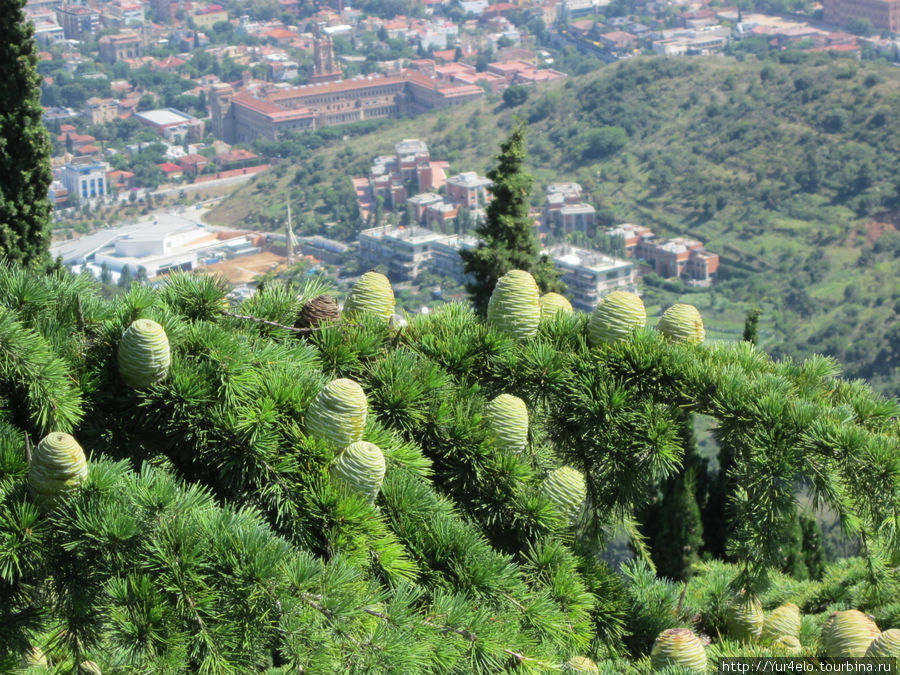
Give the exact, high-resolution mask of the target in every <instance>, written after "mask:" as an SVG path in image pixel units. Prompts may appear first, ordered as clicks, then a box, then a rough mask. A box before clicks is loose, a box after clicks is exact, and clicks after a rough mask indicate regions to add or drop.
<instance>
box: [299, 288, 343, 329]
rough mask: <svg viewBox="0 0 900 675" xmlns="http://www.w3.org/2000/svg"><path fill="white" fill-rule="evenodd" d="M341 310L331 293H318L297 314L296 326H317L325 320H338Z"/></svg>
mask: <svg viewBox="0 0 900 675" xmlns="http://www.w3.org/2000/svg"><path fill="white" fill-rule="evenodd" d="M340 318H341V312H340V310H339V309H338V306H337V303H336V302H335V301H334V298H332V297H331V296H330V295H317V296H316V297H314V298H313V299H312V300H308V301H307V302H306V304H305V305H303V309H301V310H300V313H299V314H298V315H297V320H296V321H295V322H294V327H295V328H315V327H316V326H318V325H319V324H320V323H321V322H323V321H337V320H338V319H340Z"/></svg>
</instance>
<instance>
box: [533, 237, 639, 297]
mask: <svg viewBox="0 0 900 675" xmlns="http://www.w3.org/2000/svg"><path fill="white" fill-rule="evenodd" d="M543 253H546V254H547V255H549V256H550V257H551V258H552V259H553V262H554V264H555V265H556V267H557V268H558V269H559V271H560V278H561V279H562V281H563V282H565V284H566V285H567V286H568V288H567V289H566V293H565V295H566V297H567V298H569V300H570V301H571V302H572V307H574V308H575V309H577V310H581V311H583V312H591V311H593V309H594V307H596V306H597V302H598V301H599V300H600V299H601V298H602V297H603V296H605V295H607V294H609V293H611V292H612V291H617V290H618V291H631V292H632V293H634V292H636V290H637V289H636V286H635V283H634V263H632V262H631V261H630V260H619V259H618V258H612V257H610V256H608V255H604V254H603V253H599V252H597V251H591V250H588V249H584V248H577V247H575V246H570V245H568V244H558V245H556V246H551V247H550V248H549V249H547V250H545V251H543Z"/></svg>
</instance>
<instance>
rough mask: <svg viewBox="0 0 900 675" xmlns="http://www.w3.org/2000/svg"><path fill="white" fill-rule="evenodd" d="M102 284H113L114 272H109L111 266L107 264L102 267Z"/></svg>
mask: <svg viewBox="0 0 900 675" xmlns="http://www.w3.org/2000/svg"><path fill="white" fill-rule="evenodd" d="M100 283H101V284H103V285H104V286H108V285H109V284H111V283H112V272H110V271H109V265H107V264H106V263H105V262H104V263H103V264H102V265H100Z"/></svg>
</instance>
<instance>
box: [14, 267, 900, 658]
mask: <svg viewBox="0 0 900 675" xmlns="http://www.w3.org/2000/svg"><path fill="white" fill-rule="evenodd" d="M322 290H323V288H322V287H321V286H320V285H318V284H316V283H314V282H308V283H307V284H306V285H305V286H303V287H301V288H298V287H285V286H283V285H279V284H278V283H274V282H273V283H269V284H267V285H266V286H265V287H264V288H263V289H262V290H260V291H259V292H258V293H257V294H256V295H255V296H254V297H252V298H250V299H248V300H244V301H243V302H241V303H240V304H239V305H233V304H232V303H230V302H228V300H227V298H226V294H227V291H228V289H227V286H226V285H225V284H223V283H222V282H221V281H220V280H218V279H216V278H213V277H191V276H186V275H182V274H176V275H173V276H171V277H169V278H168V279H167V280H166V282H165V283H164V284H163V285H162V286H161V287H160V288H158V289H152V288H148V287H141V286H137V285H134V286H132V288H131V290H130V291H129V292H128V293H126V294H123V295H121V296H119V297H117V298H116V299H114V300H111V301H106V300H103V299H102V298H101V296H100V295H99V291H98V288H97V287H96V285H95V284H94V283H93V282H92V281H91V280H89V279H88V278H87V277H85V276H77V277H76V276H72V275H69V274H68V273H67V272H65V271H58V272H53V273H51V274H49V275H47V274H45V275H37V274H31V273H27V272H25V271H23V270H22V269H21V268H18V267H12V266H3V267H0V386H2V389H0V391H2V392H3V397H2V399H0V541H2V542H3V546H2V547H0V669H2V670H10V669H13V668H15V667H17V664H19V663H21V662H23V661H27V660H28V659H32V660H38V661H39V660H40V659H41V658H44V659H47V661H48V663H50V664H51V665H52V666H53V667H59V668H61V669H62V670H64V671H74V670H75V669H76V668H77V667H79V666H80V667H81V668H82V670H84V669H86V667H87V666H85V665H84V664H86V663H88V662H93V663H94V664H96V665H97V666H98V667H99V669H100V670H102V671H103V672H107V671H108V670H109V671H116V670H139V671H153V672H170V671H174V672H178V671H192V672H224V671H228V670H243V671H247V670H254V671H265V672H270V673H280V672H285V673H286V672H297V671H298V670H300V669H302V670H305V671H306V670H308V671H310V672H344V671H347V672H362V671H370V672H423V673H424V672H467V673H470V672H473V673H496V672H500V671H507V670H509V671H516V672H518V671H524V672H548V671H551V670H559V669H561V668H562V667H563V666H564V664H566V663H567V662H568V661H569V660H570V659H573V658H574V657H576V656H586V657H589V658H591V659H595V660H597V661H600V662H601V663H602V664H603V668H604V672H619V673H621V672H646V668H645V667H644V666H640V663H641V661H635V662H634V663H632V662H631V661H629V658H638V659H639V658H640V657H642V656H644V655H646V654H647V653H648V651H649V649H650V647H651V645H652V643H653V641H654V639H655V638H656V636H657V634H658V633H659V632H660V631H662V630H665V629H670V628H676V627H687V628H691V629H693V630H697V631H699V632H703V633H705V634H706V635H710V636H722V637H720V638H716V639H715V641H714V643H713V644H712V645H710V646H709V647H708V648H707V651H708V656H709V658H710V659H714V658H715V657H716V656H721V655H731V656H735V655H738V654H746V653H747V651H746V650H747V649H751V648H750V647H747V646H746V645H743V644H741V643H739V642H733V641H730V639H729V638H728V635H729V628H728V622H727V620H726V615H727V612H726V610H727V607H728V606H729V603H730V602H732V601H733V600H734V598H735V597H737V596H736V595H735V593H736V592H737V590H738V589H743V590H744V592H745V593H748V592H749V593H758V594H759V597H761V598H762V600H763V602H764V604H765V607H766V608H767V609H770V608H774V607H775V606H777V605H779V604H781V603H784V602H786V601H790V602H794V603H796V604H797V605H798V606H800V607H801V608H802V611H803V612H804V613H808V614H809V615H810V618H809V621H805V623H804V626H805V628H804V632H802V633H801V634H800V637H801V638H802V644H803V647H804V649H805V650H807V651H806V652H804V653H806V654H815V653H820V652H821V650H822V649H823V647H822V646H821V643H820V642H819V639H818V637H817V635H818V628H819V627H821V625H822V623H824V621H825V619H826V616H827V610H828V608H829V607H832V606H840V607H843V608H846V607H847V606H856V607H860V608H862V609H865V610H867V611H869V612H870V613H872V614H874V615H875V616H876V619H877V620H878V623H879V626H880V627H881V628H883V629H886V628H888V627H897V626H898V623H897V614H896V612H895V611H893V610H892V609H891V607H895V605H892V604H891V602H892V601H893V599H895V598H896V597H897V590H898V589H897V580H896V575H895V572H896V560H897V556H898V553H900V540H898V531H900V530H898V529H897V528H896V527H895V523H896V517H897V513H898V508H900V500H898V497H897V495H898V494H900V469H898V466H897V460H896V458H897V456H898V455H897V453H898V444H900V433H898V423H897V416H898V405H897V402H896V401H891V400H887V399H884V398H881V397H879V396H877V395H875V394H873V393H872V392H871V391H870V390H869V389H868V388H867V387H866V386H865V385H864V384H862V383H860V382H848V381H844V380H841V379H839V378H838V377H837V376H836V367H835V364H834V363H833V362H832V361H830V360H829V359H825V358H821V357H816V358H812V359H809V360H807V361H804V362H792V361H785V362H776V361H773V360H772V359H770V358H769V357H768V356H767V355H766V354H765V353H764V352H762V351H760V350H759V349H758V348H756V347H754V346H753V345H752V344H751V343H749V342H733V343H709V344H702V343H701V344H686V343H678V342H672V341H670V340H669V339H667V338H666V337H664V336H663V335H662V334H661V333H660V332H658V331H656V330H654V329H652V328H647V329H638V330H636V331H635V332H634V333H633V334H631V335H630V336H628V337H627V338H625V339H621V340H619V341H617V342H614V343H612V344H605V345H596V346H590V341H589V331H588V324H589V317H588V316H587V315H584V314H573V315H557V316H556V317H555V318H548V319H545V320H543V321H542V322H541V324H540V326H539V330H538V333H537V334H536V335H535V336H534V337H532V338H529V339H525V340H513V339H512V338H510V337H509V336H507V335H506V334H504V333H499V332H497V331H496V330H495V329H493V328H492V327H491V326H489V325H487V324H486V323H484V322H483V321H481V320H480V319H479V318H478V317H477V316H476V315H475V313H474V312H473V311H472V309H471V308H470V307H469V306H467V305H464V304H458V303H449V304H446V305H443V306H441V307H440V308H438V309H437V310H436V311H434V312H432V313H430V314H427V315H420V316H416V317H414V318H412V319H411V320H410V321H409V322H408V325H406V326H404V327H398V326H396V325H394V324H388V323H385V322H384V321H383V320H382V319H381V318H380V317H375V316H372V317H370V316H368V315H366V314H362V315H359V316H355V317H354V320H353V322H349V321H345V322H343V323H326V324H324V325H322V326H318V327H316V328H313V329H301V328H294V327H293V326H294V325H295V320H296V319H297V317H298V314H299V312H300V310H301V308H303V307H304V306H305V305H306V303H307V302H308V301H309V300H311V299H312V298H314V297H317V296H318V295H320V294H321V292H322ZM136 320H141V321H146V320H150V321H151V322H155V323H156V324H158V325H159V326H160V327H161V330H163V331H164V334H165V335H166V336H167V337H166V349H168V350H170V351H169V352H167V353H168V354H170V357H169V358H167V359H165V361H159V360H157V361H155V362H154V363H155V364H156V365H154V366H153V368H157V367H158V366H159V365H160V364H162V365H163V366H164V370H162V371H160V372H161V373H162V378H161V379H160V378H156V379H154V380H152V381H149V382H147V383H146V385H142V384H140V383H139V384H138V385H135V384H133V383H132V382H133V380H131V379H129V380H128V381H126V379H125V375H124V373H125V372H126V371H125V370H123V368H124V367H125V365H123V364H125V363H126V362H125V361H123V360H122V359H123V356H122V349H123V347H122V345H123V344H124V338H123V335H124V334H125V333H126V332H127V331H130V330H133V329H132V328H131V327H133V326H134V325H135V324H136V323H138V322H137V321H136ZM140 365H141V362H140V360H138V361H135V362H132V364H131V365H130V366H129V368H131V369H133V368H135V367H140ZM147 365H149V364H147ZM128 372H131V373H132V374H133V371H128ZM129 378H131V375H129ZM348 380H352V382H354V383H356V385H354V386H355V387H358V389H360V390H361V391H362V392H363V394H364V397H365V403H364V408H363V409H362V410H363V411H364V412H363V413H362V415H363V416H362V417H361V418H359V417H357V418H354V419H356V420H357V421H354V422H352V424H350V422H351V421H352V420H351V419H350V418H347V417H346V415H347V414H348V413H347V412H346V410H347V409H345V408H343V407H342V406H341V405H337V404H334V405H332V404H330V403H323V401H324V400H325V399H323V398H322V397H323V396H324V394H323V391H325V390H326V389H329V388H331V389H335V387H337V388H338V389H340V387H345V388H346V386H348V385H346V384H340V385H338V384H336V383H339V382H343V383H346V381H348ZM326 385H327V386H326ZM331 389H329V390H331ZM503 393H505V394H509V395H513V396H516V397H520V398H521V400H522V401H523V403H524V405H525V407H526V408H527V411H528V418H529V419H528V422H527V424H528V434H527V444H526V447H525V448H524V449H522V450H521V451H515V450H512V449H509V448H506V447H505V446H503V445H501V444H500V442H499V441H498V437H497V435H496V429H497V427H496V426H495V425H496V421H491V420H492V419H495V418H492V417H490V415H491V414H492V413H491V412H490V411H491V410H492V406H491V405H489V403H490V402H491V401H493V400H494V399H495V398H496V397H498V396H499V395H500V394H503ZM314 408H315V409H317V412H316V413H315V414H314V413H313V409H314ZM685 411H688V412H691V413H694V414H703V415H706V416H709V417H711V418H713V419H714V420H715V421H716V424H717V425H718V428H719V431H718V438H719V443H720V445H721V451H720V453H721V455H720V458H719V461H720V462H722V463H723V465H724V457H725V456H726V455H727V457H728V460H727V472H728V478H729V480H730V481H733V484H734V486H735V487H734V489H733V490H732V491H731V492H730V493H729V494H727V495H725V503H724V506H723V508H722V509H721V512H720V513H721V514H722V515H725V516H727V518H728V520H729V522H730V524H731V528H730V532H729V535H728V536H729V539H728V541H727V551H728V555H729V559H730V561H731V562H729V563H724V562H722V561H717V560H714V559H709V560H703V561H694V562H692V563H691V566H692V572H693V577H692V580H691V582H690V584H689V587H686V586H680V585H675V584H674V583H672V582H671V581H668V580H666V579H664V578H657V577H656V574H655V569H654V567H653V565H652V559H653V556H651V555H649V551H648V549H652V548H653V547H654V546H666V545H667V543H668V542H666V541H665V539H664V538H659V543H657V542H655V541H649V542H648V541H645V540H644V538H643V537H642V535H641V532H640V529H639V527H638V525H637V523H636V514H637V513H638V512H639V511H640V510H641V509H643V508H644V507H645V506H646V505H648V504H649V503H650V502H651V501H652V500H654V499H655V498H656V497H657V496H658V495H661V496H662V497H663V498H664V499H668V502H667V503H669V504H672V505H677V504H683V503H686V502H685V498H684V495H685V494H687V493H689V492H690V491H691V489H692V486H694V485H696V483H697V479H698V476H697V473H698V471H699V469H697V468H696V467H695V468H693V469H691V471H692V478H691V479H690V480H688V481H686V482H685V483H683V485H682V486H681V487H679V486H677V485H675V486H673V489H672V493H671V497H666V494H667V492H666V491H667V490H668V489H669V488H667V485H668V482H667V481H669V479H671V478H672V477H675V476H678V475H680V474H681V473H682V472H683V471H684V470H685V469H686V468H690V465H689V460H688V453H687V452H686V450H685V445H686V444H687V441H686V440H685V438H684V434H683V433H682V432H681V431H680V429H681V428H682V422H681V420H682V419H683V416H684V414H685ZM354 414H359V413H354ZM314 417H315V419H316V420H317V421H316V422H315V424H314V423H313V422H312V420H313V418H314ZM332 421H333V423H334V424H335V425H344V426H343V427H342V428H346V429H351V428H352V429H355V430H356V431H353V433H354V434H359V436H360V439H361V440H362V441H365V442H367V443H371V444H373V445H374V446H377V449H378V450H379V451H380V452H381V453H383V458H384V472H383V474H382V475H383V479H379V481H381V483H380V487H379V489H378V491H377V494H376V496H375V499H374V501H373V500H372V498H371V495H370V494H366V495H360V494H357V493H356V492H354V489H353V480H355V479H351V481H350V483H347V482H346V481H343V482H342V481H341V480H337V475H336V473H335V469H334V467H335V465H336V464H338V463H340V462H344V466H346V461H347V460H345V459H341V458H342V457H344V453H345V452H346V451H347V450H348V449H349V448H342V447H339V446H338V445H335V444H334V441H333V440H330V439H331V436H329V435H327V434H326V435H323V434H322V433H321V431H320V430H321V429H323V428H324V429H327V428H328V426H329V424H330V423H331V422H332ZM348 424H350V426H347V425H348ZM63 432H64V433H68V434H71V435H72V436H73V437H74V439H75V440H76V441H77V442H78V443H79V444H80V446H81V447H83V448H84V452H85V454H86V455H87V458H88V467H89V470H88V474H87V478H86V480H85V481H84V482H83V483H81V484H80V487H78V488H77V489H74V490H71V491H65V492H61V493H59V496H58V497H57V498H56V499H57V501H55V502H54V503H52V505H51V506H50V507H49V508H48V507H46V506H45V505H44V504H43V503H42V502H41V501H39V500H38V499H37V498H36V493H35V492H34V485H35V482H34V481H35V477H34V475H33V470H32V469H31V468H30V466H29V461H28V453H29V447H30V448H31V452H33V453H37V452H38V449H40V444H39V443H38V441H40V440H41V439H46V437H47V436H48V435H51V434H57V433H63ZM42 443H43V441H42ZM359 466H362V465H359ZM563 468H566V470H567V471H568V475H570V476H576V477H577V476H579V475H580V476H581V477H583V480H584V491H583V492H580V491H579V489H578V486H577V479H576V482H575V483H569V485H570V486H571V487H570V488H566V490H568V492H566V491H565V490H564V491H563V492H560V491H559V489H556V490H555V491H550V490H549V488H548V481H550V480H551V477H553V476H557V475H558V472H559V471H560V470H561V469H563ZM345 470H346V469H345ZM360 471H362V469H360ZM344 475H349V474H346V473H345V474H344ZM358 475H359V477H360V479H362V478H364V477H365V476H368V474H363V473H360V474H358ZM367 480H368V479H367ZM367 484H369V485H371V484H372V483H371V482H369V483H367ZM800 485H802V486H806V489H807V490H808V491H809V494H810V495H811V496H812V497H813V498H814V499H815V500H818V501H820V502H821V503H825V504H828V505H829V508H830V509H832V510H833V512H834V513H836V514H837V515H838V516H839V517H840V519H841V522H842V523H843V525H844V527H845V528H846V529H847V530H848V531H849V532H852V533H855V534H856V535H857V536H859V537H861V539H862V543H863V545H862V557H861V558H859V559H858V560H848V561H844V562H840V563H835V564H832V565H829V566H828V567H827V568H826V569H825V571H824V572H823V581H822V582H811V581H804V582H798V581H793V580H791V579H790V578H789V577H786V576H784V575H782V574H781V573H780V572H779V571H778V570H779V569H781V568H782V563H783V560H782V559H783V547H784V546H785V543H786V542H788V541H789V540H790V538H791V537H792V536H793V535H792V534H791V532H793V531H794V529H795V526H794V519H795V517H796V516H795V513H796V512H795V502H796V499H797V498H798V493H797V486H800ZM563 497H565V500H563V501H561V499H562V498H563ZM573 500H574V501H573ZM573 505H574V506H576V507H578V508H576V509H574V511H573V509H572V506H573ZM573 514H575V515H574V520H573ZM694 522H695V523H696V518H694ZM802 528H803V525H802V523H801V527H800V529H801V530H802ZM617 531H623V532H626V533H628V536H629V537H630V539H631V545H632V547H633V550H634V556H635V557H634V559H633V560H631V561H630V562H628V563H626V564H625V565H624V566H623V568H622V571H621V574H620V573H617V572H615V571H614V570H613V569H611V568H610V567H608V566H607V564H606V563H605V562H603V559H602V558H601V557H600V555H599V554H600V553H601V552H602V551H604V550H605V549H606V547H607V545H608V544H609V543H610V542H611V541H613V539H614V535H615V533H616V532H617ZM767 580H768V583H769V586H768V590H766V587H765V582H766V581H767ZM851 603H852V604H851ZM752 649H753V650H755V651H753V653H754V654H757V653H762V654H775V655H781V654H782V652H778V651H777V650H776V651H772V648H771V647H767V646H765V645H755V646H753V647H752ZM35 650H40V653H39V654H38V652H36V651H35Z"/></svg>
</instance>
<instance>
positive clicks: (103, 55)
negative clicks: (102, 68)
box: [98, 33, 143, 63]
mask: <svg viewBox="0 0 900 675" xmlns="http://www.w3.org/2000/svg"><path fill="white" fill-rule="evenodd" d="M98 45H99V48H100V60H101V61H105V62H106V63H115V62H116V61H122V60H124V59H136V58H138V57H140V56H142V55H143V47H142V43H141V37H140V35H138V34H137V33H119V34H117V35H104V36H103V37H101V38H100V39H99V40H98Z"/></svg>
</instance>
